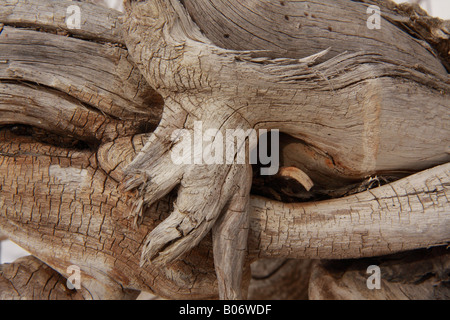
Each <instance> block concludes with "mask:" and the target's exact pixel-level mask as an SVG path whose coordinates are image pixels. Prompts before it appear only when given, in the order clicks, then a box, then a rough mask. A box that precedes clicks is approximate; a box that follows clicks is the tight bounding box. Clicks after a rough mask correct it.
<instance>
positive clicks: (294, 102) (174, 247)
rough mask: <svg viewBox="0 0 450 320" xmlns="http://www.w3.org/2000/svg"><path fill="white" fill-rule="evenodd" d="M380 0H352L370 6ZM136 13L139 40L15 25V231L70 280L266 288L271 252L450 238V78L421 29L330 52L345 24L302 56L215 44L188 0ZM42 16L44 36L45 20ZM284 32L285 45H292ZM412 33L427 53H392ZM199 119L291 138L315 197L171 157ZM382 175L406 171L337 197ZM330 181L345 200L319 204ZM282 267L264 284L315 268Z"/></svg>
mask: <svg viewBox="0 0 450 320" xmlns="http://www.w3.org/2000/svg"><path fill="white" fill-rule="evenodd" d="M29 3H31V2H19V7H20V6H21V5H22V4H29ZM55 3H60V2H55ZM61 3H62V4H64V2H61ZM218 3H219V2H218ZM220 3H222V2H220ZM252 3H253V4H256V3H258V4H264V6H262V7H258V6H255V8H256V7H258V10H260V9H261V8H262V11H260V12H259V15H260V16H263V15H264V14H265V13H267V11H264V10H266V9H267V8H272V7H271V6H270V5H271V4H270V3H269V2H266V1H260V2H255V1H253V2H252V1H246V2H245V4H246V5H247V6H249V5H250V4H252ZM333 3H334V5H335V6H341V5H342V4H343V3H344V1H335V2H333ZM185 4H186V6H187V7H188V1H185ZM230 4H233V2H230ZM58 5H59V4H58ZM58 5H57V6H58ZM285 5H286V6H288V5H289V6H291V5H299V3H296V2H288V1H285ZM311 5H313V4H311ZM314 5H316V4H314ZM365 5H366V4H363V3H356V2H355V3H354V2H351V6H352V8H353V6H355V7H354V8H355V10H354V14H355V19H356V18H357V19H359V20H361V19H362V16H358V12H359V13H361V12H362V13H364V10H363V9H361V8H365V7H364V6H365ZM276 6H278V4H276ZM280 6H281V4H280ZM360 6H362V7H360ZM244 7H245V6H242V7H241V9H245V8H244ZM5 8H6V7H2V8H0V12H1V11H3V10H4V9H5ZM136 8H139V10H137V9H136ZM188 8H189V7H188ZM204 8H207V6H206V4H205V7H204ZM330 8H334V7H330ZM291 9H292V8H291ZM8 10H11V7H8ZM127 10H128V15H127V18H126V19H125V25H124V28H122V29H123V30H124V31H125V35H124V39H125V41H124V42H126V43H127V47H128V49H125V48H123V47H121V46H116V45H112V44H111V43H110V42H111V41H112V40H111V41H107V42H106V43H105V42H102V41H100V42H99V41H97V40H95V41H93V37H92V36H90V35H89V32H90V31H89V32H88V33H87V34H86V35H85V36H83V35H82V34H80V35H78V36H79V39H76V38H73V37H66V36H62V35H58V34H53V33H49V32H48V31H50V30H55V29H56V28H58V23H59V22H57V21H56V22H55V23H54V27H52V26H51V25H52V19H50V18H48V17H39V16H38V17H37V20H36V21H35V22H30V25H27V27H28V29H27V30H24V29H23V28H19V27H18V26H20V24H17V23H15V22H14V21H19V20H20V19H21V18H20V17H17V18H15V19H16V20H14V21H12V20H11V22H9V23H7V24H10V26H4V27H3V29H2V31H1V33H0V49H1V48H4V50H3V49H2V50H0V61H1V62H2V63H0V126H1V128H0V177H1V178H0V228H1V229H2V232H4V233H5V234H6V235H8V237H9V238H10V239H11V240H13V241H15V242H17V243H18V244H20V245H21V246H23V247H24V248H25V249H26V250H28V251H29V252H31V253H33V254H34V255H36V256H37V257H38V258H39V259H40V260H41V261H43V262H44V263H45V264H47V265H48V266H50V267H51V268H53V269H54V270H56V271H57V272H58V273H60V274H61V275H63V276H68V274H67V267H68V266H70V265H73V264H75V265H78V266H80V268H81V270H82V277H83V279H84V280H82V285H83V288H84V291H82V292H81V294H82V296H83V298H103V299H106V298H129V297H130V292H129V291H128V290H142V291H145V292H150V293H153V294H156V295H158V296H161V297H167V298H187V297H188V298H217V297H219V296H220V297H221V298H240V297H245V296H247V292H248V294H249V295H248V297H252V296H253V294H255V292H256V291H255V290H256V289H255V288H257V285H256V286H255V284H254V286H255V287H253V289H252V287H251V286H250V288H247V285H248V283H249V282H250V283H252V282H253V283H255V281H254V279H253V280H250V276H249V273H248V272H249V265H250V263H251V262H252V261H255V260H257V259H260V258H281V259H286V258H313V259H325V258H326V259H345V258H361V257H372V256H378V255H384V254H391V253H395V252H399V251H406V250H411V249H417V248H424V247H429V246H436V245H440V244H446V243H448V242H450V234H449V230H450V228H449V227H450V225H449V223H450V218H449V212H450V210H449V203H448V192H449V190H448V187H449V185H450V181H449V180H450V177H449V175H450V169H449V164H448V163H447V164H445V163H446V162H448V160H449V154H448V143H449V134H448V133H449V132H448V125H447V123H448V121H449V115H448V112H447V111H448V107H449V87H450V84H449V80H448V74H447V73H446V71H445V69H444V67H443V65H442V63H441V61H442V60H441V58H440V57H437V55H434V53H433V52H432V51H430V50H425V49H426V45H425V44H424V43H422V42H418V41H417V40H415V39H413V38H412V37H411V36H410V35H409V34H407V33H404V32H397V31H395V30H396V29H395V27H393V26H391V25H389V30H390V31H392V32H394V33H395V34H398V36H399V38H398V39H396V40H397V41H396V42H395V43H394V44H391V45H390V47H389V48H391V49H390V50H391V51H389V52H392V55H386V54H384V53H383V52H377V51H376V50H375V49H376V46H375V47H374V50H373V51H372V50H369V51H365V52H361V51H360V50H355V52H347V53H341V52H339V53H340V54H338V55H335V56H333V57H330V56H329V55H330V52H333V51H332V50H337V49H336V48H340V47H339V45H338V44H339V43H340V42H339V41H341V42H342V40H339V35H337V36H336V37H337V38H336V42H335V43H333V42H332V43H327V45H326V46H324V47H321V46H319V47H318V48H317V50H315V51H314V52H313V53H317V51H321V50H325V51H321V52H322V53H321V54H319V55H315V56H313V57H307V55H308V54H309V53H302V52H301V50H304V48H309V47H310V44H311V41H312V40H311V39H309V40H308V38H307V37H306V38H305V39H304V40H305V41H310V42H305V43H304V45H303V46H300V47H299V49H298V50H300V51H299V52H298V55H295V52H293V51H292V50H291V51H289V56H286V57H285V56H283V55H282V54H284V53H283V52H284V51H283V50H281V51H278V52H277V50H270V51H267V50H265V51H264V50H263V51H260V49H265V48H259V49H258V50H255V51H249V50H246V51H240V49H239V50H237V49H233V48H227V47H217V46H216V45H214V44H213V43H217V41H218V39H214V38H213V36H212V35H211V34H209V36H208V37H211V38H210V39H208V38H206V37H205V36H204V35H203V34H202V33H201V32H200V31H199V30H198V29H197V27H196V25H195V24H193V23H192V22H191V21H190V20H189V19H190V18H189V16H188V15H187V13H186V12H185V11H184V9H183V7H182V6H181V5H180V3H179V2H177V1H171V0H170V1H169V0H167V1H162V0H158V1H150V2H147V1H143V2H139V3H134V2H133V3H132V4H131V6H130V4H128V6H127ZM191 10H192V9H191ZM329 10H330V9H329ZM13 11H14V10H13ZM8 12H9V11H8ZM290 12H291V13H294V10H293V9H292V10H290ZM351 12H353V11H351ZM92 14H97V15H99V16H100V18H101V15H103V14H105V13H104V12H102V11H98V12H96V13H92ZM321 14H323V15H324V16H323V17H321V21H328V20H329V21H328V22H330V23H332V20H331V19H327V18H326V15H327V14H329V15H331V14H332V15H333V16H335V12H334V11H332V10H331V11H330V12H328V13H327V11H326V10H325V11H323V12H322V13H321ZM192 15H193V16H195V15H194V14H193V13H192ZM314 15H316V14H314ZM392 15H393V16H396V13H395V12H394V11H393V12H392ZM201 16H202V17H204V18H205V21H208V19H213V18H214V19H215V18H217V17H215V16H209V18H208V15H205V14H202V15H201ZM299 16H301V17H302V19H303V16H304V14H303V12H301V15H300V14H299ZM0 17H10V14H8V15H5V14H0ZM111 17H112V16H111ZM174 17H176V18H177V19H175V20H174ZM309 17H310V19H313V17H312V14H311V15H309ZM346 17H347V18H349V19H350V16H349V15H348V14H346ZM364 17H366V15H365V14H364ZM2 19H3V18H2ZM5 19H7V18H5ZM8 19H10V18H8ZM280 19H281V20H277V19H275V20H276V21H278V22H279V25H280V26H284V24H285V22H284V21H287V20H286V19H285V17H284V16H283V15H281V16H280ZM289 19H291V18H289ZM295 19H297V17H296V18H295ZM299 19H300V18H299ZM41 20H42V21H41ZM30 21H31V19H30ZM92 21H97V19H92ZM255 21H257V20H255ZM280 21H281V22H280ZM289 21H290V22H291V20H289ZM308 21H309V20H308ZM308 21H307V22H308ZM352 21H353V20H352ZM0 22H4V21H2V20H0ZM344 22H345V21H343V22H342V24H343V25H345V23H344ZM198 23H199V24H201V21H198ZM308 23H309V22H308ZM405 23H406V22H405ZM44 24H46V25H47V27H46V28H45V30H44V31H47V32H39V31H37V30H31V29H33V28H31V29H30V27H33V26H34V27H36V26H42V25H44ZM364 25H365V20H364ZM22 26H23V25H22ZM92 26H93V28H94V29H93V30H94V32H95V28H97V27H95V23H94V24H92ZM117 27H119V26H118V25H117ZM100 29H101V28H100V27H99V31H100ZM344 29H345V28H344ZM391 29H392V30H391ZM300 30H301V29H300ZM333 30H334V29H333ZM80 32H81V33H83V29H81V30H80ZM205 32H206V31H205ZM236 32H237V31H236ZM274 32H275V34H277V33H276V32H279V31H276V29H274ZM326 32H330V31H329V30H326ZM349 32H350V31H349ZM351 32H353V31H351ZM364 32H365V31H364ZM383 32H385V31H383ZM230 34H233V35H234V34H236V33H234V32H233V33H231V32H230ZM382 34H385V33H382ZM299 35H301V33H300V34H299ZM219 36H220V38H221V39H222V37H223V35H221V34H220V35H218V37H219ZM377 37H380V38H379V41H380V42H381V43H382V42H385V43H386V44H389V43H390V40H389V38H383V37H386V35H385V36H382V35H380V34H378V35H377ZM229 39H230V41H232V40H233V39H231V37H230V38H229ZM287 39H290V38H288V37H275V38H274V41H273V42H274V43H278V46H279V47H281V48H284V47H286V48H287V46H288V45H289V44H288V43H284V42H285V41H288V40H287ZM329 40H330V41H333V39H329ZM277 41H278V42H277ZM289 41H290V40H289ZM355 41H358V39H355ZM359 41H360V44H361V45H364V43H365V41H364V40H361V39H359ZM114 43H116V44H120V43H121V41H120V40H114ZM330 44H331V45H330ZM403 45H404V46H407V45H410V46H411V47H412V48H416V49H417V50H415V51H417V54H418V58H417V59H419V60H420V61H419V62H417V63H416V62H414V61H410V60H408V59H411V57H409V58H408V57H404V55H403V54H402V53H399V54H398V55H397V54H395V47H396V46H403ZM223 46H225V45H223ZM330 46H331V49H330V51H326V49H327V48H328V47H330ZM333 48H334V49H333ZM341 48H342V47H341ZM371 48H372V47H371ZM424 48H425V49H424ZM250 49H251V50H253V48H250ZM366 49H367V48H366ZM369 49H370V48H369ZM428 49H429V48H428ZM128 50H129V52H130V53H128ZM367 50H368V49H367ZM432 50H433V49H432ZM338 51H339V50H338ZM337 53H338V52H335V54H337ZM410 56H412V55H410ZM131 57H132V58H131ZM281 57H283V58H281ZM169 58H171V59H169ZM54 61H57V62H58V63H54ZM61 65H62V66H63V67H61ZM135 65H136V66H137V67H139V70H140V71H141V72H142V74H143V76H144V77H145V80H144V77H143V76H141V74H140V73H139V70H138V68H136V67H135ZM218 70H220V73H219V72H218ZM200 75H201V76H200ZM152 87H153V88H154V89H155V90H156V91H157V92H158V93H156V92H155V90H154V89H152ZM163 102H164V112H163V115H162V120H161V121H160V117H161V107H162V104H163ZM54 117H56V119H57V120H58V121H49V118H50V119H51V120H53V118H54ZM195 120H203V124H204V129H207V128H208V127H209V128H216V127H217V128H221V130H222V129H223V130H225V129H227V128H236V127H239V128H243V129H246V128H268V129H270V128H277V129H280V130H281V131H283V132H284V133H287V134H289V135H290V136H289V137H288V136H285V137H284V138H283V141H282V145H281V149H282V152H283V155H282V159H281V165H282V166H285V167H297V168H298V169H299V170H301V171H302V172H304V173H305V175H306V176H307V177H309V178H310V179H311V180H312V182H313V183H314V187H312V188H311V190H310V192H307V191H306V190H304V193H306V195H307V197H309V198H307V199H308V201H307V202H303V203H290V204H287V203H282V202H279V201H274V200H271V199H268V198H264V197H260V196H254V195H252V196H250V183H251V177H252V171H251V169H250V168H249V167H248V166H242V165H240V166H238V165H227V166H220V165H211V166H208V165H197V166H188V165H184V166H183V165H182V166H174V165H173V163H171V162H170V159H168V158H167V151H168V150H169V149H168V147H170V145H171V143H169V144H168V143H167V142H168V139H169V138H170V133H171V130H173V129H176V128H184V129H187V130H191V132H192V129H193V124H194V121H195ZM157 123H159V126H158V128H157V129H156V130H155V131H154V133H153V134H151V131H152V130H153V128H154V127H155V125H156V124H157ZM418 128H420V129H418ZM429 168H431V169H429ZM417 171H421V172H418V173H416V174H414V173H415V172H417ZM375 175H380V176H395V175H398V176H399V177H403V179H400V180H398V181H395V182H393V183H389V184H386V185H384V186H381V187H379V188H373V189H370V190H367V187H364V188H361V190H359V191H360V192H359V193H356V194H352V195H348V196H345V197H338V195H339V196H343V195H346V194H350V192H349V190H350V188H349V186H350V184H354V183H360V184H361V185H362V180H364V179H366V178H368V177H375ZM125 177H126V178H127V179H125V181H126V182H125V184H124V185H122V186H121V182H122V181H124V178H125ZM124 187H125V189H130V192H128V193H125V192H124ZM272 187H273V186H272ZM300 187H301V186H300ZM301 188H303V187H301ZM131 189H137V190H136V191H134V190H133V191H131ZM281 191H282V190H281ZM317 194H326V195H328V196H330V195H332V196H333V197H337V198H335V199H329V200H326V201H319V200H318V199H315V198H314V196H315V195H317ZM305 199H306V198H305ZM130 213H131V214H130ZM135 221H137V222H139V223H140V225H139V228H135V226H134V225H135ZM210 230H211V231H212V232H211V235H210V233H209V231H210ZM247 232H249V233H248V235H247ZM205 235H206V237H205ZM166 244H169V245H168V246H166ZM191 248H192V250H189V249H191ZM212 249H213V250H212ZM141 257H142V259H141ZM149 260H152V261H149ZM158 261H159V262H160V263H161V262H162V263H163V267H161V266H158V265H157V263H158ZM169 261H172V262H171V263H168V262H169ZM149 262H150V263H149ZM164 263H165V264H164ZM305 263H306V264H307V262H305ZM141 264H142V267H140V265H141ZM288 265H291V262H290V263H289V264H286V266H288ZM304 267H305V270H306V271H304V272H305V273H304V275H305V278H306V277H307V274H308V272H309V271H307V270H308V267H307V266H304ZM297 268H298V269H297ZM282 269H283V270H286V271H281V270H282ZM282 269H280V271H281V272H280V273H279V274H278V275H277V273H276V272H275V273H273V274H271V277H269V278H268V279H267V282H268V283H270V284H271V286H272V290H266V292H267V296H266V297H270V294H271V293H270V292H272V293H276V292H280V290H282V287H280V286H278V287H277V283H279V284H280V285H282V284H283V283H286V282H289V280H288V279H293V277H294V272H295V270H298V272H300V269H302V264H301V263H298V264H294V263H293V262H292V266H291V267H289V268H285V269H284V268H282ZM230 270H233V271H236V272H233V273H231V271H230ZM241 270H242V271H244V270H245V272H243V273H240V271H241ZM302 270H303V269H302ZM216 274H217V277H216ZM302 277H303V275H302ZM276 279H283V280H280V281H278V282H277V281H276ZM284 281H286V282H284ZM305 287H306V285H305ZM302 288H303V287H302ZM219 290H220V295H219ZM288 291H289V290H287V289H286V292H285V294H286V297H287V295H289V294H288ZM260 292H261V291H260ZM302 292H303V293H300V292H297V293H292V295H289V296H291V297H295V294H299V295H300V296H302V297H305V295H304V291H303V289H302ZM258 297H259V298H264V296H262V295H261V293H260V294H259V296H258ZM386 297H387V296H386Z"/></svg>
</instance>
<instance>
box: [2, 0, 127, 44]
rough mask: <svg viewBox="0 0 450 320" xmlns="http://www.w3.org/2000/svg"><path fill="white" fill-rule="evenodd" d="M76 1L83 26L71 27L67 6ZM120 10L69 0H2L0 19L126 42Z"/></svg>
mask: <svg viewBox="0 0 450 320" xmlns="http://www.w3.org/2000/svg"><path fill="white" fill-rule="evenodd" d="M71 5H76V6H78V7H79V8H80V13H81V17H80V18H81V21H80V29H71V28H68V26H67V23H66V18H67V8H68V7H69V6H71ZM121 15H122V13H121V12H119V11H115V10H111V9H107V8H104V7H102V6H99V5H95V4H92V3H88V2H79V1H77V2H75V1H69V0H53V1H41V0H20V1H16V0H3V1H2V10H1V11H0V22H2V23H4V24H8V25H13V26H21V27H32V28H38V27H41V28H48V30H52V31H58V32H63V31H64V32H66V33H67V34H71V35H75V36H79V37H82V38H85V39H92V40H97V41H101V42H111V43H114V44H123V40H122V36H121V24H120V22H119V21H118V18H119V17H120V16H121Z"/></svg>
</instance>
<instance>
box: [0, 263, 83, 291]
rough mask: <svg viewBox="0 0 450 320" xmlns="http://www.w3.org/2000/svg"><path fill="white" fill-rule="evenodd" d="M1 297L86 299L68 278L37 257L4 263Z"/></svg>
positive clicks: (0, 277) (0, 278)
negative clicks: (72, 285)
mask: <svg viewBox="0 0 450 320" xmlns="http://www.w3.org/2000/svg"><path fill="white" fill-rule="evenodd" d="M0 299H1V300H82V299H83V298H82V295H81V294H80V293H79V292H78V291H76V290H69V289H68V288H67V287H66V279H65V278H64V277H62V276H61V275H60V274H58V273H57V272H56V271H54V270H53V269H51V268H50V267H48V266H47V265H46V264H44V263H43V262H41V261H39V260H38V259H36V258H35V257H31V256H28V257H23V258H20V259H18V260H16V261H15V262H14V263H11V264H3V265H0Z"/></svg>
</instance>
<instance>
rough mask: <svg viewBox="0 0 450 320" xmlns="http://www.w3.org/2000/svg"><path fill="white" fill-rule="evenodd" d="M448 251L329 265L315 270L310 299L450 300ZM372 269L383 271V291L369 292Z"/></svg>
mask: <svg viewBox="0 0 450 320" xmlns="http://www.w3.org/2000/svg"><path fill="white" fill-rule="evenodd" d="M448 255H449V252H448V250H447V249H445V248H434V249H431V250H417V251H414V252H410V253H408V254H397V255H392V256H387V257H380V258H372V259H362V260H350V261H349V260H347V261H328V262H322V263H318V264H317V265H316V266H314V268H313V272H312V275H311V281H310V286H309V298H310V299H314V300H324V299H328V300H386V299H388V300H448V299H449V298H450V290H449V288H448V283H449V280H450V276H449V271H450V259H449V258H448ZM369 266H378V267H379V268H380V287H379V289H372V290H370V289H369V288H368V286H367V279H368V278H369V277H370V275H371V273H368V272H367V269H368V267H369Z"/></svg>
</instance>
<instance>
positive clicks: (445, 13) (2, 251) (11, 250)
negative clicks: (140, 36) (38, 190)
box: [0, 0, 450, 263]
mask: <svg viewBox="0 0 450 320" xmlns="http://www.w3.org/2000/svg"><path fill="white" fill-rule="evenodd" d="M394 1H395V2H397V3H401V2H408V1H402V0H394ZM93 2H98V3H101V2H103V3H104V4H106V5H108V6H110V7H111V8H115V9H118V10H121V9H122V0H93ZM409 2H417V0H410V1H409ZM419 2H420V5H421V6H422V7H423V8H424V9H425V10H427V12H428V14H429V15H431V16H437V17H440V18H442V19H450V0H421V1H419ZM27 254H28V253H27V252H26V251H25V250H23V249H22V248H20V247H19V246H17V245H15V244H14V243H12V242H11V241H3V242H0V263H8V262H12V261H14V260H16V259H17V258H19V257H21V256H24V255H27Z"/></svg>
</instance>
